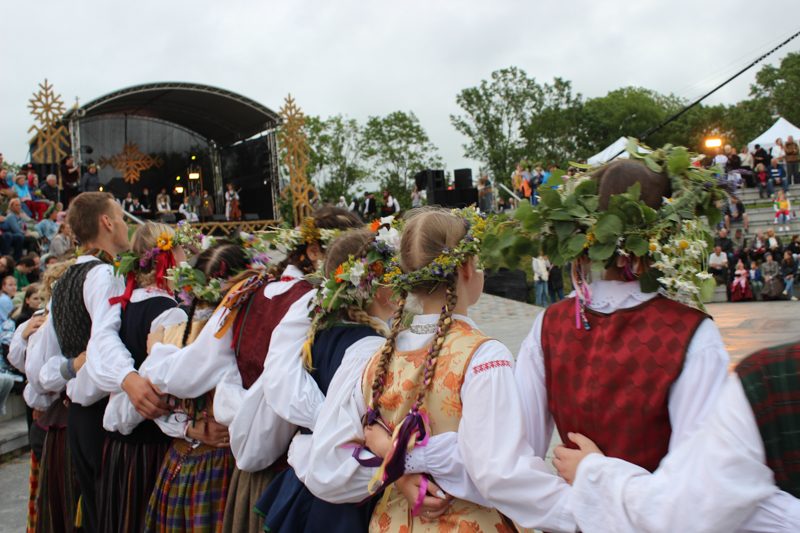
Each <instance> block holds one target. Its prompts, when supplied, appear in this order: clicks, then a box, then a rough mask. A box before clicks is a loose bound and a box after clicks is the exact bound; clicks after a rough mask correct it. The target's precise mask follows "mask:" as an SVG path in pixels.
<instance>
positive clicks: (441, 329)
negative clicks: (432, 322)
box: [412, 278, 458, 410]
mask: <svg viewBox="0 0 800 533" xmlns="http://www.w3.org/2000/svg"><path fill="white" fill-rule="evenodd" d="M456 303H458V295H457V293H456V284H455V280H454V279H452V278H451V279H449V280H448V281H447V294H446V296H445V304H444V306H443V307H442V312H441V313H440V314H439V321H438V322H437V323H436V333H435V334H434V337H433V343H432V344H431V347H430V349H429V350H428V357H427V358H426V359H425V371H424V372H423V375H422V386H421V387H420V388H419V392H418V393H417V399H416V400H415V401H414V407H412V410H416V409H418V408H419V407H420V406H421V405H422V402H423V400H424V399H425V394H426V393H427V392H428V388H430V385H431V382H432V381H433V375H434V373H435V372H436V362H437V361H438V359H439V353H440V352H441V350H442V346H443V345H444V339H445V337H447V333H448V332H449V331H450V327H451V326H452V325H453V309H455V307H456Z"/></svg>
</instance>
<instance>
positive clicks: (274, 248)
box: [252, 216, 341, 263]
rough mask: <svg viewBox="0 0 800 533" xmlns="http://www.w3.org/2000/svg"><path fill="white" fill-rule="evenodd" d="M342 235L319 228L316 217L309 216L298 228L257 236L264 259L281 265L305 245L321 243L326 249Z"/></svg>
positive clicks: (259, 250)
mask: <svg viewBox="0 0 800 533" xmlns="http://www.w3.org/2000/svg"><path fill="white" fill-rule="evenodd" d="M340 234H341V231H340V230H338V229H325V228H318V227H317V225H316V222H315V221H314V217H311V216H308V217H306V218H304V219H303V223H302V224H301V225H300V226H299V227H297V228H287V227H276V228H273V229H270V230H267V231H262V232H259V233H258V234H257V237H256V240H257V241H258V243H257V244H255V243H253V244H252V245H253V246H254V247H255V248H257V251H258V253H260V254H262V257H266V258H268V259H269V260H270V261H271V262H273V263H280V262H281V261H282V260H283V259H284V258H286V257H287V256H288V255H289V254H290V253H292V251H293V250H295V249H296V248H298V247H299V246H301V245H303V244H305V245H309V244H313V243H315V242H318V243H320V245H321V246H323V247H326V246H327V245H328V244H329V243H330V242H331V241H332V240H333V239H335V238H336V237H337V236H339V235H340Z"/></svg>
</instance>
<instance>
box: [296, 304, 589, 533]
mask: <svg viewBox="0 0 800 533" xmlns="http://www.w3.org/2000/svg"><path fill="white" fill-rule="evenodd" d="M454 317H455V318H458V319H460V320H464V321H466V322H467V323H469V324H470V325H473V326H474V322H472V321H471V320H470V319H469V318H467V317H464V316H459V315H454ZM437 319H438V316H437V315H421V316H417V317H415V318H414V322H413V323H414V324H430V323H435V322H436V320H437ZM432 337H433V335H432V334H424V335H423V334H416V333H412V332H411V331H410V330H405V331H403V332H401V333H400V334H399V335H398V337H397V349H398V350H403V351H405V350H414V349H420V348H423V347H424V346H426V345H427V344H428V343H429V342H430V341H431V339H432ZM373 354H374V351H373V352H372V353H367V351H366V350H365V351H364V352H363V353H359V354H355V353H354V354H353V355H352V357H358V358H359V359H360V360H361V361H359V362H358V363H356V361H353V362H352V364H360V365H361V366H362V368H363V367H364V366H365V365H366V362H367V361H368V360H369V358H370V357H371V356H372V355H373ZM513 361H514V360H513V357H512V355H511V353H510V352H509V351H508V349H507V348H506V347H505V346H503V344H501V343H500V342H498V341H495V340H491V341H487V342H485V343H483V344H482V345H481V346H480V347H479V348H478V349H477V350H476V351H475V354H474V355H473V357H472V360H471V361H470V364H469V367H468V369H467V372H466V374H465V376H464V383H463V385H462V387H461V401H462V406H463V410H462V418H461V422H460V424H459V429H458V432H457V434H455V442H453V441H452V440H451V441H448V440H447V439H452V437H453V434H442V435H437V436H436V437H433V438H431V439H430V441H429V443H428V445H427V446H425V447H424V448H415V449H414V455H415V457H414V459H413V460H412V461H411V462H412V463H413V462H420V461H421V462H422V463H424V466H425V467H426V470H425V472H427V473H428V474H430V475H432V476H433V477H434V479H435V480H436V482H437V483H439V484H440V486H441V487H442V489H443V490H445V491H447V492H448V493H450V494H451V495H453V496H456V497H458V498H463V499H468V500H471V501H475V502H477V503H482V504H485V502H486V501H487V500H489V501H491V502H492V504H494V505H495V506H497V507H498V509H499V510H500V511H501V512H505V511H504V509H503V506H505V502H507V501H514V502H516V501H518V500H520V499H521V496H520V495H521V494H523V489H525V490H524V494H525V496H524V500H525V501H524V503H525V508H526V510H527V511H528V513H529V515H536V518H537V520H536V521H535V525H536V526H537V527H541V528H542V529H546V530H549V531H575V521H574V519H573V518H572V514H571V512H570V511H569V509H568V506H567V503H568V502H567V498H568V496H569V492H568V486H567V484H566V483H565V482H564V481H563V480H562V479H561V478H559V477H558V476H556V475H555V474H554V473H553V472H552V471H551V470H550V469H549V468H548V467H547V465H545V463H544V461H543V460H542V459H541V458H539V457H537V456H536V455H535V454H534V453H533V450H532V449H531V448H530V447H529V445H528V442H527V439H526V435H525V432H524V427H523V425H522V424H519V423H514V421H518V420H520V419H521V418H522V416H523V411H522V406H521V402H520V397H519V394H518V393H517V390H516V387H515V385H514V376H513V370H512V368H513V364H514V362H513ZM342 367H344V363H343V365H342ZM347 384H349V385H350V387H347V386H345V385H347ZM366 410H367V408H366V404H365V403H364V397H363V392H362V390H361V379H360V376H358V378H354V377H353V375H351V374H349V373H347V372H337V374H336V376H335V377H334V380H333V382H332V383H331V387H330V389H329V394H328V397H327V398H326V400H325V402H324V404H323V407H322V411H321V413H320V415H319V417H318V420H317V426H316V427H315V429H314V434H313V436H311V440H310V443H309V442H308V440H307V439H302V438H299V437H298V439H297V440H296V441H295V443H293V445H292V448H291V450H290V454H289V461H290V464H292V466H294V467H295V468H296V471H297V472H298V476H299V477H300V479H301V480H303V481H304V483H305V484H306V486H307V487H308V488H309V490H311V492H313V493H314V494H316V495H317V496H318V497H320V498H322V499H325V500H327V501H330V502H332V503H344V502H358V501H361V500H363V499H364V498H365V497H366V496H368V495H369V493H368V491H367V485H368V483H369V480H370V479H371V477H372V475H373V474H374V472H375V469H373V468H366V467H362V466H361V465H360V464H359V463H358V462H357V461H356V460H355V459H353V457H352V449H351V448H350V447H348V446H347V445H349V444H351V443H360V442H363V440H364V431H363V427H362V417H363V416H364V414H366ZM448 443H450V445H449V446H448ZM437 446H442V448H440V449H438V450H437ZM309 448H310V449H309ZM420 450H423V452H422V453H423V454H424V455H425V457H424V458H423V459H421V460H420V459H419V458H417V457H416V453H417V452H418V451H420ZM301 453H302V454H304V455H305V457H307V458H306V459H305V460H304V461H301V460H300V459H298V458H297V457H298V456H299V454H301ZM460 464H463V465H464V468H460ZM437 467H441V468H442V471H441V472H440V471H438V470H437ZM520 472H525V473H526V476H525V483H517V482H515V479H522V476H521V475H519V473H520ZM490 496H491V498H489V497H490ZM498 502H499V505H498Z"/></svg>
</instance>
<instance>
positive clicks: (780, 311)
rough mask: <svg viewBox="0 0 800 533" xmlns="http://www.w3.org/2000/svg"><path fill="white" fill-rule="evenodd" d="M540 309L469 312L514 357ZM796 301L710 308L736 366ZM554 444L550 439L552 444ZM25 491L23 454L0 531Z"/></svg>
mask: <svg viewBox="0 0 800 533" xmlns="http://www.w3.org/2000/svg"><path fill="white" fill-rule="evenodd" d="M541 311H542V309H541V308H539V307H536V306H533V305H528V304H524V303H520V302H514V301H511V300H506V299H504V298H499V297H496V296H490V295H486V294H485V295H483V296H482V297H481V300H480V302H479V303H478V305H476V306H475V307H474V308H473V309H471V313H470V314H471V316H472V318H473V319H474V320H475V321H476V322H477V323H478V325H479V326H480V327H481V329H482V330H483V331H484V332H485V333H486V334H487V335H490V336H492V337H494V338H497V339H499V340H501V341H503V342H504V343H505V344H506V345H507V346H508V347H509V348H510V349H511V351H512V353H517V352H518V351H519V346H520V344H521V343H522V340H523V339H524V338H525V336H526V335H527V334H528V332H529V330H530V328H531V325H532V324H533V319H534V318H535V317H536V315H537V314H538V313H540V312H541ZM798 311H800V302H768V303H767V302H747V303H736V304H713V305H710V306H709V312H710V313H711V315H712V316H713V317H714V321H715V322H716V323H717V325H718V326H719V328H720V330H721V331H722V336H723V339H724V340H725V344H726V346H727V347H728V350H729V352H730V354H731V360H732V361H734V362H736V361H739V360H741V359H742V358H743V357H744V356H745V355H747V354H748V353H751V352H753V351H755V350H757V349H759V348H763V347H766V346H771V345H775V344H781V343H784V342H789V341H792V340H795V339H796V338H797V336H798V334H799V333H798V332H800V312H798ZM554 442H555V440H554ZM27 493H28V461H27V456H23V457H19V458H16V459H13V460H10V461H9V462H7V463H5V464H2V465H0V533H6V532H8V533H12V532H14V533H16V532H20V531H24V528H25V513H26V502H27Z"/></svg>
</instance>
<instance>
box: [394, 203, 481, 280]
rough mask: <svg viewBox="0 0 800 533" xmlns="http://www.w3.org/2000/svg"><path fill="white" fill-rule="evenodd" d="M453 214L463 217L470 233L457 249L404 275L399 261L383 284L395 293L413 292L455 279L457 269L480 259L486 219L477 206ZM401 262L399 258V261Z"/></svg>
mask: <svg viewBox="0 0 800 533" xmlns="http://www.w3.org/2000/svg"><path fill="white" fill-rule="evenodd" d="M452 212H453V214H455V215H457V216H459V217H461V218H462V219H463V220H464V224H465V225H466V227H467V233H466V235H464V237H463V238H462V239H461V241H460V242H459V243H458V244H457V245H456V247H455V248H453V249H452V250H451V249H448V248H445V249H444V250H442V253H441V254H440V255H439V256H438V257H436V259H434V260H433V261H431V262H430V263H429V264H428V265H426V266H424V267H423V268H420V269H419V270H415V271H413V272H408V273H403V271H402V270H401V269H400V264H399V260H395V261H393V262H392V264H391V265H390V266H389V268H388V269H387V272H386V274H385V276H384V282H385V283H386V284H388V285H391V286H392V288H393V289H394V291H395V292H396V293H402V292H411V291H413V290H414V289H415V288H417V287H419V286H420V285H422V284H426V283H434V284H437V283H441V282H444V281H447V280H449V279H452V278H453V277H454V276H455V275H456V270H457V269H458V267H460V266H461V265H463V264H464V262H465V261H467V259H469V258H470V257H473V256H474V257H478V256H479V254H480V251H481V242H482V240H483V235H484V233H485V232H486V217H485V215H483V214H481V213H480V212H479V211H478V210H477V209H475V207H474V206H473V207H467V208H464V209H453V210H452ZM398 259H399V258H398Z"/></svg>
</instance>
